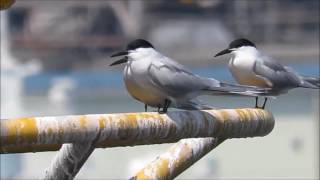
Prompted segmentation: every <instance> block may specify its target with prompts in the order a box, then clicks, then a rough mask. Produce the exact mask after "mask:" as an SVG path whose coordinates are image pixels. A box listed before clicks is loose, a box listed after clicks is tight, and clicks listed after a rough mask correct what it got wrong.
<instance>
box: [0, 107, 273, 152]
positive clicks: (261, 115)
mask: <svg viewBox="0 0 320 180" xmlns="http://www.w3.org/2000/svg"><path fill="white" fill-rule="evenodd" d="M0 123H1V124H0V126H1V153H12V152H15V151H19V149H21V148H22V150H21V151H20V152H36V151H39V150H41V151H44V150H56V148H57V147H58V146H59V145H61V144H64V143H81V142H90V141H92V140H93V139H95V138H96V135H97V134H98V133H100V134H101V135H100V136H99V137H98V139H97V145H96V146H97V147H116V146H132V145H140V144H159V143H172V142H177V141H178V140H180V139H184V138H196V137H221V136H224V137H227V138H239V137H254V136H264V135H266V134H268V133H269V132H270V131H271V130H272V129H273V126H274V119H273V116H272V114H271V113H269V112H267V111H264V110H261V109H224V110H206V111H175V112H168V113H167V114H158V113H123V114H99V115H81V116H60V117H34V118H20V119H12V120H1V121H0ZM259 128H260V129H261V131H260V130H259ZM25 147H27V148H25ZM39 147H40V148H39ZM23 148H25V149H23Z"/></svg>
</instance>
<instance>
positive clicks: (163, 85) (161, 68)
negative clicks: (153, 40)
mask: <svg viewBox="0 0 320 180" xmlns="http://www.w3.org/2000/svg"><path fill="white" fill-rule="evenodd" d="M149 75H150V78H151V80H152V83H153V84H154V85H155V86H157V87H158V88H159V89H160V90H161V91H163V92H166V93H167V94H168V95H170V96H173V97H179V96H181V95H182V96H184V95H186V94H189V93H199V94H214V95H219V94H220V95H230V94H234V95H246V96H248V95H249V96H252V95H256V94H259V93H261V92H262V91H259V90H258V88H256V87H248V86H247V87H244V86H238V85H230V84H227V83H222V82H220V81H218V80H216V79H213V78H205V77H200V76H198V75H195V74H193V73H191V72H190V71H188V70H187V69H186V68H185V67H184V66H182V65H181V64H179V63H177V62H175V61H172V60H171V59H169V58H162V61H154V62H153V63H152V65H151V66H150V67H149ZM263 92H264V91H263Z"/></svg>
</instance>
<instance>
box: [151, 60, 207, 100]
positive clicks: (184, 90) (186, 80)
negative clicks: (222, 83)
mask: <svg viewBox="0 0 320 180" xmlns="http://www.w3.org/2000/svg"><path fill="white" fill-rule="evenodd" d="M148 71H149V72H148V74H149V75H150V78H151V81H152V83H153V84H154V85H155V86H157V87H158V88H159V89H160V90H161V91H163V92H166V93H167V94H168V95H169V96H173V97H178V96H181V95H182V96H183V95H186V94H188V93H192V92H195V91H197V90H200V89H202V88H204V86H205V85H204V83H203V82H202V80H201V78H200V77H199V76H196V75H194V74H193V73H191V72H190V71H188V70H187V69H186V68H184V67H183V66H182V65H181V64H179V63H177V62H174V61H172V60H170V59H168V58H162V60H161V61H153V62H152V64H151V65H150V66H149V69H148Z"/></svg>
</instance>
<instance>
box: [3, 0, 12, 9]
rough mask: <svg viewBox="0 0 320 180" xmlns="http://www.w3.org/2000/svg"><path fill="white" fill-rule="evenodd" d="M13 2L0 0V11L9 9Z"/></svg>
mask: <svg viewBox="0 0 320 180" xmlns="http://www.w3.org/2000/svg"><path fill="white" fill-rule="evenodd" d="M14 2H15V0H0V10H5V9H8V8H10V7H11V6H12V5H13V3H14Z"/></svg>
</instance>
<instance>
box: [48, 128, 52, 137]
mask: <svg viewBox="0 0 320 180" xmlns="http://www.w3.org/2000/svg"><path fill="white" fill-rule="evenodd" d="M52 132H53V130H52V129H51V128H49V129H48V135H49V136H50V135H51V134H52Z"/></svg>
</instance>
